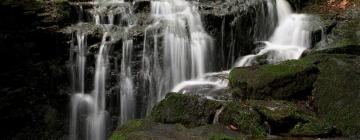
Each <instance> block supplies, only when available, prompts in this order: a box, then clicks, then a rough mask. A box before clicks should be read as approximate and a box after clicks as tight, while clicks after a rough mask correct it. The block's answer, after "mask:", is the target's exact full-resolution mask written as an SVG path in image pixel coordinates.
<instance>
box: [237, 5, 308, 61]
mask: <svg viewBox="0 0 360 140" xmlns="http://www.w3.org/2000/svg"><path fill="white" fill-rule="evenodd" d="M276 7H277V9H278V20H279V25H278V27H277V28H276V29H275V32H274V33H273V35H272V36H271V37H270V40H269V41H264V42H263V43H264V47H263V48H261V49H260V50H259V51H258V53H257V54H252V55H247V56H244V57H242V58H241V59H240V60H239V61H238V62H236V64H235V66H236V67H242V66H251V65H254V64H257V63H259V62H257V61H258V59H263V58H266V60H263V61H266V63H268V64H275V63H279V62H282V61H285V60H291V59H299V58H300V56H301V54H302V53H303V51H305V50H306V49H308V48H309V47H310V44H311V41H310V39H311V38H310V37H311V36H310V35H311V32H310V31H309V26H310V25H309V23H310V22H309V17H308V16H307V15H304V14H292V12H291V8H290V5H289V4H288V3H287V2H286V1H285V0H278V1H277V6H276ZM261 57H262V58H261Z"/></svg>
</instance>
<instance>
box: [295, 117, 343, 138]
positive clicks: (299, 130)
mask: <svg viewBox="0 0 360 140" xmlns="http://www.w3.org/2000/svg"><path fill="white" fill-rule="evenodd" d="M289 133H290V135H292V136H303V137H317V138H319V137H334V136H338V135H339V132H338V130H337V129H336V127H334V126H332V125H331V124H329V123H327V122H321V121H313V122H309V123H299V124H297V125H295V127H294V128H292V129H291V130H290V132H289Z"/></svg>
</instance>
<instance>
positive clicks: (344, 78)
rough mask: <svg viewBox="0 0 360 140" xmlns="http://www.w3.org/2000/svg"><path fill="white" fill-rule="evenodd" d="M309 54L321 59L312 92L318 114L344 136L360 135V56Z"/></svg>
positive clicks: (314, 58) (313, 57)
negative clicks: (359, 100)
mask: <svg viewBox="0 0 360 140" xmlns="http://www.w3.org/2000/svg"><path fill="white" fill-rule="evenodd" d="M309 57H310V58H311V59H313V60H317V61H318V62H319V63H318V64H317V66H318V67H319V70H320V73H319V75H318V78H317V80H316V82H315V83H314V90H313V92H312V94H313V96H314V105H315V108H316V111H317V113H318V114H319V115H320V116H322V118H324V120H325V121H327V122H329V123H330V124H333V125H335V126H336V128H338V129H339V130H340V131H341V132H342V133H343V135H345V136H349V137H357V138H359V137H360V131H359V130H360V120H358V119H359V118H360V112H359V111H358V109H359V107H360V103H359V102H358V99H359V97H360V96H359V93H360V89H359V84H360V83H359V81H360V75H359V73H360V71H359V70H360V57H359V56H353V55H338V54H318V55H313V56H309Z"/></svg>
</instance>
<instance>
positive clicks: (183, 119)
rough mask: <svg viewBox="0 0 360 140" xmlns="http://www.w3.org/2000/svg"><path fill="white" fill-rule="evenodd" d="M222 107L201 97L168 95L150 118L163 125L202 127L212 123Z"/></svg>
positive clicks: (155, 108) (216, 102)
mask: <svg viewBox="0 0 360 140" xmlns="http://www.w3.org/2000/svg"><path fill="white" fill-rule="evenodd" d="M221 106H222V103H220V102H218V101H214V100H208V99H205V98H201V97H200V96H194V95H184V94H178V93H168V94H167V96H166V98H165V99H164V100H162V101H161V102H160V103H159V104H157V105H156V106H155V107H154V108H153V110H152V112H151V116H150V118H151V119H152V120H154V121H155V122H161V123H172V124H174V123H180V124H183V125H185V126H187V127H195V126H201V125H206V124H210V123H212V122H213V119H214V116H215V113H216V111H217V110H218V109H219V108H221Z"/></svg>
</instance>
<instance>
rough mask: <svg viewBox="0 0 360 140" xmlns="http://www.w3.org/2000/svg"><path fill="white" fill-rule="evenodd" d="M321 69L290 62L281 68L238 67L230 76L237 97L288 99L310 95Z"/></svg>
mask: <svg viewBox="0 0 360 140" xmlns="http://www.w3.org/2000/svg"><path fill="white" fill-rule="evenodd" d="M317 73H318V69H317V68H316V67H315V66H313V65H303V64H301V63H299V62H296V61H289V62H285V63H281V64H278V65H264V66H252V67H245V68H235V69H233V70H232V71H231V73H230V76H229V81H230V86H231V87H233V89H234V95H235V96H238V97H244V98H247V99H265V98H272V99H289V98H304V97H306V96H308V95H310V92H311V90H312V86H313V83H314V82H315V80H316V76H317Z"/></svg>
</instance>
